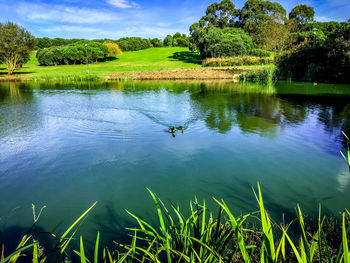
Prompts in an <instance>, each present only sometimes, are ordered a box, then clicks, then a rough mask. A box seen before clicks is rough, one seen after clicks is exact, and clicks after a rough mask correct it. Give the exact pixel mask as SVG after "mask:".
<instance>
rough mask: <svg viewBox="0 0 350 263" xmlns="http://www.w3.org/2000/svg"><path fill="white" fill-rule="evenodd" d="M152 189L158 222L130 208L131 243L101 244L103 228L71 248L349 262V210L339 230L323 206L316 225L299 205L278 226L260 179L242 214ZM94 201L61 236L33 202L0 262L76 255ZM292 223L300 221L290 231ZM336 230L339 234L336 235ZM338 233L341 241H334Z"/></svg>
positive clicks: (272, 261) (126, 255)
mask: <svg viewBox="0 0 350 263" xmlns="http://www.w3.org/2000/svg"><path fill="white" fill-rule="evenodd" d="M148 191H149V193H150V195H151V198H152V200H153V202H154V205H155V217H156V218H157V219H158V224H157V225H156V226H152V225H151V224H149V223H147V222H146V221H144V220H143V219H141V218H140V217H137V216H136V215H134V214H132V213H130V212H128V211H127V213H128V214H129V215H130V216H131V217H133V218H134V219H135V220H136V224H137V226H135V227H133V228H128V229H127V230H128V231H129V232H130V237H132V240H131V243H130V245H125V244H120V243H117V242H114V243H115V244H117V245H118V247H119V249H118V250H109V248H107V247H104V248H103V249H101V246H100V244H101V241H100V233H97V237H96V241H95V245H94V248H93V251H91V253H89V251H87V250H86V247H85V245H84V242H83V238H82V236H80V239H79V246H78V247H79V248H78V250H74V249H73V251H74V253H75V254H76V255H78V257H79V259H80V262H82V263H86V262H94V263H97V262H103V263H117V262H118V263H122V262H130V263H131V262H157V263H160V262H188V263H190V262H207V263H216V262H217V263H221V262H227V263H233V262H261V263H277V262H298V263H311V262H319V263H323V262H328V263H333V262H334V263H341V262H345V263H346V262H350V251H349V245H348V242H349V241H348V232H349V229H350V227H349V224H348V217H349V215H350V213H349V212H348V211H347V210H346V211H345V212H344V213H342V221H341V225H339V229H337V228H333V227H331V228H330V229H327V227H329V222H328V220H327V218H326V217H322V214H321V208H320V209H319V215H318V218H317V220H316V224H314V223H313V222H311V221H309V220H306V218H305V217H304V215H303V213H302V211H301V208H300V206H299V205H298V206H297V209H296V220H293V221H291V223H289V224H287V225H285V224H284V223H283V224H280V225H278V224H276V223H275V222H273V220H272V219H271V217H270V215H269V213H268V211H267V210H266V208H265V205H264V201H263V196H262V191H261V188H260V185H259V184H258V188H257V192H255V190H254V189H253V191H254V195H255V197H256V200H257V203H258V211H256V212H254V213H251V214H246V215H243V216H239V217H236V216H234V215H233V213H232V212H231V210H230V208H229V206H228V205H227V204H226V203H225V202H224V201H223V200H221V201H218V200H216V199H215V198H214V201H215V202H216V203H217V204H218V212H217V213H216V215H215V216H214V215H213V213H212V212H211V211H210V210H209V209H208V206H207V204H206V202H205V201H203V203H199V202H198V200H197V199H195V200H194V201H193V202H190V210H189V215H188V216H185V215H184V214H183V213H182V212H181V210H180V207H179V206H178V205H177V206H176V205H172V206H171V208H170V209H168V208H167V206H165V204H164V203H163V202H162V201H161V199H159V198H158V197H157V196H156V195H155V194H154V193H153V192H152V191H150V190H148ZM95 205H96V203H94V204H93V205H92V206H91V207H90V208H89V209H87V210H86V211H85V212H84V213H83V214H82V215H81V216H80V217H79V218H78V219H77V220H76V221H75V222H74V223H73V224H72V225H71V226H70V227H69V228H68V229H67V231H65V233H64V234H63V235H62V236H60V237H56V236H55V235H54V234H51V233H41V232H38V231H37V230H36V228H35V226H36V224H37V222H38V220H39V217H40V214H41V212H42V209H43V208H42V209H41V210H40V212H39V214H38V216H36V213H35V207H34V206H33V215H34V223H33V226H32V227H31V228H30V230H29V231H28V233H27V234H25V235H24V236H23V237H22V238H21V241H20V243H19V245H18V246H17V249H16V250H15V251H13V252H12V253H11V252H10V253H9V254H8V256H6V257H5V256H4V247H5V245H4V243H2V245H1V251H0V252H1V253H0V255H1V257H0V263H6V262H11V263H16V261H17V260H18V259H19V257H21V256H22V255H23V252H24V251H28V250H29V249H30V248H33V253H31V254H27V258H28V256H29V257H31V258H32V262H33V263H38V262H41V263H44V262H63V261H67V260H68V261H70V260H72V259H73V258H72V255H71V254H69V252H68V246H71V245H72V244H71V241H72V240H73V239H74V236H75V234H76V232H77V230H78V227H79V225H80V224H81V223H82V222H83V221H84V219H85V218H86V216H87V214H88V213H89V212H90V211H91V209H92V208H93V207H94V206H95ZM252 219H255V222H257V223H258V226H256V227H254V226H252V225H251V224H248V223H247V221H248V220H252ZM256 219H258V220H256ZM292 224H294V225H296V226H295V227H294V230H293V232H292V235H291V230H290V229H291V225H292ZM338 230H340V231H338ZM334 231H335V232H336V233H335V232H334ZM338 234H339V236H336V237H335V236H334V235H338ZM0 235H1V233H0ZM40 235H49V236H51V238H54V240H56V245H54V246H53V247H51V248H49V247H48V248H46V247H45V250H43V247H41V243H40V242H39V238H40ZM334 238H336V240H337V242H333V239H334ZM39 250H40V251H41V252H39ZM121 250H123V253H121V252H120V251H121ZM42 252H45V253H42ZM100 252H102V253H100ZM90 256H91V258H89V257H90Z"/></svg>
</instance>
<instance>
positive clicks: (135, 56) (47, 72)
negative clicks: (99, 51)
mask: <svg viewBox="0 0 350 263" xmlns="http://www.w3.org/2000/svg"><path fill="white" fill-rule="evenodd" d="M200 62H201V61H200V57H199V55H198V54H194V53H192V52H190V51H189V50H188V48H183V47H164V48H150V49H146V50H140V51H130V52H124V53H123V54H121V55H119V56H118V58H117V59H115V60H111V61H107V62H101V63H93V64H90V65H89V68H90V75H93V76H97V77H102V76H104V75H107V74H109V73H116V72H132V71H145V70H160V69H188V68H199V67H201V65H200ZM86 75H87V65H64V66H53V67H44V66H39V63H38V61H37V59H36V58H35V54H33V56H32V58H31V60H30V61H29V62H28V63H27V64H25V65H24V66H23V68H22V69H21V70H19V71H16V72H15V76H17V77H19V76H21V77H24V78H65V77H75V76H76V77H83V76H86ZM4 76H7V71H6V68H5V65H0V78H1V77H4Z"/></svg>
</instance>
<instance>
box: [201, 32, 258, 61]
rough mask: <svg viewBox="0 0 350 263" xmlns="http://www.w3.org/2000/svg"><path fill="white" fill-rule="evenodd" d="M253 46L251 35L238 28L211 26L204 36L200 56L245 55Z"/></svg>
mask: <svg viewBox="0 0 350 263" xmlns="http://www.w3.org/2000/svg"><path fill="white" fill-rule="evenodd" d="M252 48H253V42H252V39H251V37H250V36H249V35H248V34H247V33H245V32H244V31H243V30H242V29H240V28H230V27H227V28H224V29H221V28H215V27H213V28H211V29H209V30H208V33H207V34H206V35H205V37H204V44H203V50H201V51H200V52H201V56H202V57H203V58H207V57H232V56H237V55H247V54H249V53H250V51H251V50H252Z"/></svg>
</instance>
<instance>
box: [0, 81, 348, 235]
mask: <svg viewBox="0 0 350 263" xmlns="http://www.w3.org/2000/svg"><path fill="white" fill-rule="evenodd" d="M349 98H350V88H349V87H345V86H332V85H328V86H327V85H318V86H317V89H315V87H313V86H312V85H311V86H310V85H309V84H300V83H280V82H278V83H276V84H270V85H258V84H247V83H246V84H240V83H231V82H229V83H227V82H225V83H224V82H219V83H195V82H193V83H188V82H133V83H130V82H90V83H89V82H87V83H84V82H78V83H69V82H68V83H50V82H38V83H2V84H0V122H1V125H0V178H1V184H0V211H10V210H11V209H12V208H14V207H16V206H21V207H22V210H21V213H22V212H23V214H25V213H26V212H25V211H27V210H28V211H27V212H28V215H29V214H30V212H31V210H30V207H31V203H35V204H36V205H37V207H39V206H41V205H46V206H47V207H48V208H47V210H46V211H45V215H47V216H46V217H42V221H41V222H42V224H43V227H44V229H45V230H46V229H47V230H52V229H56V228H57V229H59V228H60V227H62V228H63V226H64V225H65V224H64V223H65V222H62V221H59V223H58V219H57V214H64V215H67V218H64V220H66V221H67V224H68V223H69V222H70V220H73V219H75V218H76V216H77V215H78V214H79V213H80V212H81V210H83V208H85V207H86V206H87V204H89V203H91V202H94V201H96V200H98V201H99V206H98V207H96V209H95V213H96V214H95V215H96V216H97V217H96V219H94V220H92V222H91V224H90V225H87V226H86V227H87V228H88V230H90V229H94V230H96V229H98V230H101V232H103V231H106V232H108V231H113V233H114V232H119V229H122V228H123V227H125V226H130V225H124V226H121V225H119V224H116V223H115V222H114V224H113V218H117V221H118V222H125V224H129V221H128V220H130V218H128V217H127V216H126V215H124V214H123V211H124V209H128V210H130V211H132V212H137V214H138V215H140V216H145V217H148V218H150V219H151V220H152V219H153V220H154V217H153V214H152V213H151V212H150V211H152V210H150V209H152V208H153V204H152V201H151V200H149V199H147V198H146V196H147V191H146V190H145V189H146V187H149V188H151V189H152V190H153V191H154V192H155V193H157V194H158V195H159V196H160V197H161V198H162V199H163V200H164V201H165V202H166V201H168V200H171V201H173V202H179V204H180V205H181V206H186V207H187V206H188V201H189V200H191V199H193V197H194V196H197V197H198V198H199V199H206V200H211V197H212V196H215V197H217V198H224V199H225V200H226V201H227V203H230V204H232V205H233V209H234V211H235V212H236V213H241V212H248V211H252V210H255V209H256V203H255V200H254V197H253V195H252V191H251V186H253V185H256V182H257V181H260V182H261V184H262V186H263V191H264V197H265V200H266V206H267V207H268V208H269V210H270V211H271V213H272V214H273V215H275V216H280V215H281V211H283V212H284V213H289V214H291V213H294V210H293V209H294V207H295V204H296V203H297V202H301V203H302V204H303V208H304V209H305V212H309V213H312V212H317V207H318V203H319V202H321V203H322V204H323V205H324V206H325V209H329V211H331V212H332V213H335V214H336V213H337V211H339V210H341V209H343V208H344V207H345V206H347V207H348V206H350V203H349V202H350V201H349V200H350V191H349V188H350V182H349V181H350V179H349V178H350V177H349V174H348V168H347V167H346V164H345V162H344V161H343V160H342V158H341V156H340V155H339V150H340V149H342V148H343V145H342V143H343V138H342V137H341V134H340V130H344V131H347V132H348V133H350V131H349V128H350V123H349V121H350V112H349V109H350V102H349ZM179 126H184V127H185V131H184V132H183V133H182V132H180V131H176V133H175V134H174V135H176V138H175V139H173V138H172V134H170V133H169V131H168V129H169V127H179ZM14 193H15V194H14ZM276 197H278V198H276ZM148 201H150V202H148ZM27 208H28V209H27ZM25 209H27V210H25ZM315 210H316V211H315ZM46 213H47V214H46ZM0 216H1V215H0ZM92 218H93V217H92ZM28 219H29V220H26V219H24V218H22V217H16V218H14V219H12V220H13V223H14V224H18V225H21V226H22V225H28V224H29V223H31V218H30V215H29V216H28ZM102 219H106V222H101V220H102ZM59 224H62V225H59ZM108 226H109V227H108ZM100 228H103V229H100ZM56 232H57V231H56ZM86 232H89V233H94V232H93V231H86Z"/></svg>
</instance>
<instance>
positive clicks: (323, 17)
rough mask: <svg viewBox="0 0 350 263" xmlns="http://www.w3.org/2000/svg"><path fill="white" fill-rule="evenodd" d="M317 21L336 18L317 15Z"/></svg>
mask: <svg viewBox="0 0 350 263" xmlns="http://www.w3.org/2000/svg"><path fill="white" fill-rule="evenodd" d="M315 21H318V22H328V21H334V19H332V18H330V17H326V16H315Z"/></svg>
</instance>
